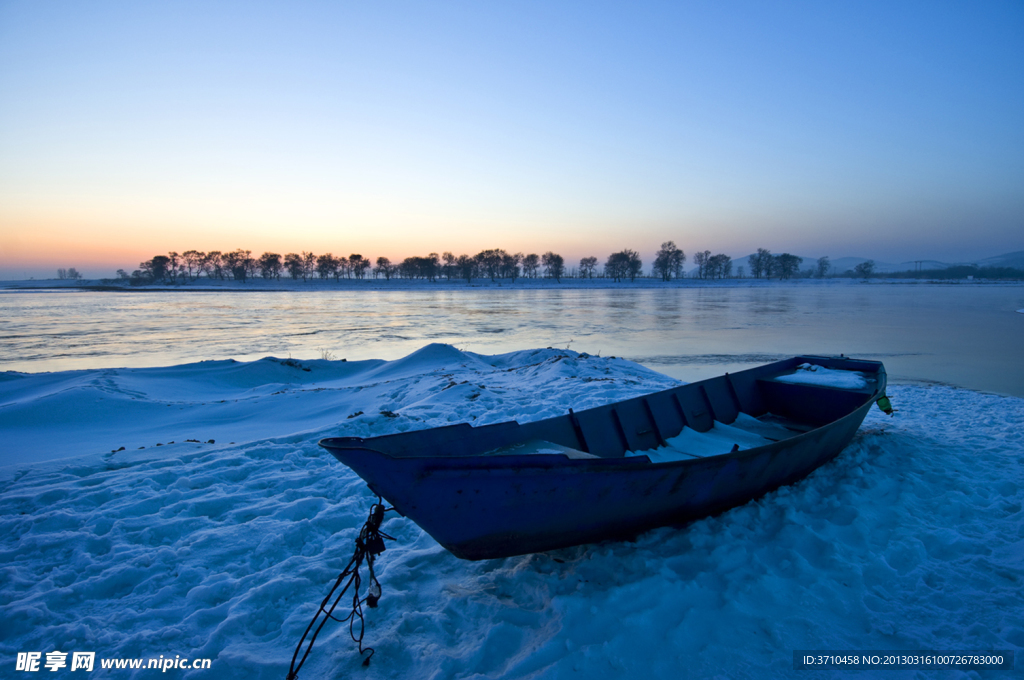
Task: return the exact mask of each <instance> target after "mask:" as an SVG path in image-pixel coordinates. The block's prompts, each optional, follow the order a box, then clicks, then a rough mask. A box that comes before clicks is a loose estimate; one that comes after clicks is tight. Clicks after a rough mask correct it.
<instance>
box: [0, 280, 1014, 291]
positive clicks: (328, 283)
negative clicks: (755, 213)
mask: <svg viewBox="0 0 1024 680" xmlns="http://www.w3.org/2000/svg"><path fill="white" fill-rule="evenodd" d="M865 285H869V286H877V285H903V286H913V285H961V286H962V285H989V286H990V285H1000V286H1024V281H1016V280H1007V279H1001V280H997V279H991V280H990V279H975V280H965V279H896V278H872V279H867V280H864V279H849V278H830V279H787V280H778V279H771V280H768V279H749V278H748V279H715V280H710V279H692V278H686V279H674V280H672V281H661V280H658V279H652V278H643V279H637V280H636V281H632V282H631V281H621V282H615V281H614V280H612V279H603V278H600V279H598V278H595V279H562V281H561V282H556V281H555V280H554V279H542V278H538V279H523V278H520V279H517V280H516V282H515V283H512V282H511V281H509V280H507V279H506V280H498V281H494V282H492V281H490V280H489V279H473V282H472V283H469V284H467V283H466V282H465V281H462V280H455V279H452V280H450V281H449V280H445V279H439V280H437V281H433V282H431V281H425V280H421V279H412V280H410V279H392V280H390V281H387V280H382V279H362V280H360V279H342V280H340V281H335V280H320V279H310V280H308V281H293V280H291V279H283V280H280V281H277V280H275V281H267V280H265V279H250V280H249V281H246V282H241V281H227V280H225V281H207V280H202V281H195V282H192V283H183V284H146V285H142V286H132V285H128V284H126V285H119V284H116V283H107V282H106V281H104V280H102V279H101V280H88V279H82V280H78V281H67V280H60V279H42V280H35V279H30V280H22V281H0V291H5V292H8V291H10V292H13V291H91V292H102V293H136V292H173V293H189V292H194V293H214V292H216V293H302V292H305V293H323V292H349V291H410V292H414V291H430V292H439V291H462V290H508V291H527V290H641V289H642V290H657V289H668V288H672V289H697V288H769V287H772V288H774V287H778V286H786V287H792V288H807V287H812V288H818V287H823V286H825V287H830V286H865Z"/></svg>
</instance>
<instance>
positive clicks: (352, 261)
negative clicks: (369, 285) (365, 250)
mask: <svg viewBox="0 0 1024 680" xmlns="http://www.w3.org/2000/svg"><path fill="white" fill-rule="evenodd" d="M348 266H349V267H350V268H351V269H352V274H353V275H354V276H355V277H356V278H357V279H361V278H363V276H365V274H366V270H367V269H369V267H370V260H369V259H368V258H365V257H363V256H362V255H360V254H358V253H354V254H352V255H349V256H348Z"/></svg>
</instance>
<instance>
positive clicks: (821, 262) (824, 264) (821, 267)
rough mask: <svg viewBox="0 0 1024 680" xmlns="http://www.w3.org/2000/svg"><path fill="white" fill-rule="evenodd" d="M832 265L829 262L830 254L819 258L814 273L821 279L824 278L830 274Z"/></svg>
mask: <svg viewBox="0 0 1024 680" xmlns="http://www.w3.org/2000/svg"><path fill="white" fill-rule="evenodd" d="M831 267H832V263H831V262H829V259H828V256H825V257H819V258H818V266H817V267H815V269H814V275H815V276H816V277H818V278H819V279H823V278H825V277H826V276H828V270H829V269H830V268H831Z"/></svg>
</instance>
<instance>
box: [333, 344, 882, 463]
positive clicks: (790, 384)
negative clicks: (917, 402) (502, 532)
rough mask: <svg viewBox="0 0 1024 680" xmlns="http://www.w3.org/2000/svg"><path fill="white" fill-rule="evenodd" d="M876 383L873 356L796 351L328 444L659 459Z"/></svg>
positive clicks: (800, 424)
mask: <svg viewBox="0 0 1024 680" xmlns="http://www.w3.org/2000/svg"><path fill="white" fill-rule="evenodd" d="M884 389H885V372H884V369H883V368H882V364H881V363H879V362H874V361H860V360H854V359H848V358H845V357H814V356H802V357H794V358H793V359H787V360H785V361H780V362H776V363H774V364H768V365H766V366H760V367H758V368H753V369H749V370H746V371H741V372H738V373H734V374H732V375H729V374H726V375H724V376H720V377H717V378H712V379H710V380H702V381H700V382H696V383H691V384H688V385H681V386H680V387H675V388H671V389H668V390H664V391H662V392H656V393H653V394H649V395H645V396H642V397H637V398H633V399H629V400H626V401H621V402H617V403H614V404H607V405H605V406H600V407H597V408H592V409H587V410H585V411H579V412H573V411H572V410H571V409H570V410H569V413H568V414H567V415H565V416H559V417H555V418H547V419H545V420H539V421H535V422H531V423H523V424H519V423H517V422H515V421H511V422H506V423H498V424H494V425H486V426H482V427H472V426H470V425H468V424H459V425H452V426H447V427H440V428H434V429H430V430H420V431H414V432H406V433H401V434H395V435H386V436H382V437H375V438H372V439H359V438H339V439H333V440H331V444H332V446H340V447H344V448H367V449H372V450H375V451H379V452H381V453H384V454H386V455H389V456H392V457H402V458H406V457H430V456H437V457H445V458H450V457H467V456H476V457H484V456H486V457H488V458H490V457H491V456H500V455H516V456H518V455H530V454H561V455H563V456H565V457H567V458H569V459H593V458H626V457H631V456H639V455H644V456H647V457H648V458H649V459H650V460H651V461H652V462H667V461H674V460H684V459H694V458H703V457H707V456H712V455H721V454H727V453H731V452H735V451H739V450H744V449H750V448H756V447H759V446H765V445H770V444H772V443H774V442H779V441H783V440H786V439H789V438H792V437H796V436H799V435H801V434H803V433H805V432H808V431H810V430H813V429H815V428H817V427H820V426H822V425H825V424H827V423H830V422H833V421H835V420H837V419H839V418H842V417H844V416H846V415H848V414H849V413H852V412H854V411H855V410H857V409H858V408H860V407H861V406H863V405H864V404H865V403H866V402H867V401H869V400H873V399H876V398H878V397H879V396H881V395H882V394H884Z"/></svg>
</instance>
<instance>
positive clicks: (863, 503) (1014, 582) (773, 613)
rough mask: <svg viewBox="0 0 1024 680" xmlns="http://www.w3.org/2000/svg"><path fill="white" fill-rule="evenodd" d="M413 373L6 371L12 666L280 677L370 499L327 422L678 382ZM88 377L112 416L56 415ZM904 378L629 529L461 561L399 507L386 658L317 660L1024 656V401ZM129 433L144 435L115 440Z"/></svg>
mask: <svg viewBox="0 0 1024 680" xmlns="http://www.w3.org/2000/svg"><path fill="white" fill-rule="evenodd" d="M413 356H415V355H413ZM403 362H404V363H403ZM403 362H379V361H378V362H359V363H356V362H349V363H348V365H345V364H342V363H341V362H322V363H321V362H302V363H301V364H299V365H295V364H298V362H292V364H289V363H287V362H285V361H281V360H271V359H267V360H263V361H258V362H252V363H249V364H236V363H232V362H215V363H214V362H211V363H203V364H193V365H190V366H181V367H172V368H166V369H148V370H138V371H129V370H120V371H112V372H111V371H81V372H73V373H63V374H50V375H47V374H42V375H24V374H21V375H15V376H8V377H7V378H5V379H4V381H3V382H2V383H0V384H2V386H3V387H2V390H3V401H2V403H3V406H2V408H0V413H4V412H6V411H8V409H10V408H12V407H15V408H18V409H20V410H19V414H20V415H19V417H18V418H11V417H9V416H7V415H4V416H3V417H4V418H5V420H4V421H3V425H2V427H3V432H4V436H5V439H6V441H5V442H4V443H3V444H0V445H2V446H3V447H4V448H3V455H4V457H5V459H6V460H7V461H8V462H12V461H13V462H14V464H12V465H8V467H7V468H5V470H4V471H3V474H2V475H0V513H2V515H0V529H2V530H0V555H2V556H3V558H2V561H0V564H2V565H3V566H2V567H0V597H2V598H3V602H4V605H5V606H4V616H3V617H2V619H0V653H2V657H3V659H4V661H3V663H5V664H13V663H14V657H15V655H16V653H17V652H23V651H41V652H43V653H44V654H45V653H46V652H49V651H53V650H56V649H59V650H61V651H95V652H96V653H97V656H98V657H103V658H109V657H140V658H142V657H156V656H158V655H160V654H163V655H164V656H167V655H171V656H173V655H175V654H181V655H182V656H188V657H189V658H204V657H208V658H212V659H214V661H213V670H214V671H215V673H216V675H217V677H218V678H246V679H247V680H253V679H256V678H275V679H280V678H282V677H284V675H285V672H286V670H287V667H288V662H289V661H290V658H291V654H292V650H293V649H294V646H295V643H296V642H297V641H298V639H299V637H300V635H301V634H302V631H303V630H304V629H305V626H306V624H307V623H308V621H309V619H310V618H311V616H312V614H313V612H314V610H315V608H316V604H318V603H319V601H320V599H321V598H322V597H323V595H324V593H325V592H326V590H327V588H328V586H329V584H330V583H332V582H333V580H334V578H335V577H336V576H337V574H338V572H340V571H341V569H342V567H343V566H344V565H345V563H346V562H347V560H348V558H349V557H350V556H351V552H352V547H353V539H354V537H355V534H356V532H357V531H358V529H359V527H360V526H361V525H362V523H363V521H364V520H365V518H366V515H367V513H368V511H369V507H370V504H371V503H372V502H373V500H374V499H373V497H372V496H371V495H370V494H369V492H368V491H367V490H366V488H365V486H364V485H363V483H362V482H361V481H360V480H359V479H358V478H357V477H356V476H355V475H354V474H352V473H351V472H349V471H348V470H347V469H346V468H344V467H343V466H341V465H340V464H338V463H337V462H336V461H335V460H334V459H333V458H332V457H331V456H329V455H326V454H325V453H324V452H323V451H322V450H321V449H320V448H319V447H318V446H317V445H316V441H317V439H318V438H319V437H321V436H334V435H362V436H366V435H375V434H383V433H386V432H397V431H402V430H404V429H411V428H414V427H431V426H434V425H441V424H445V423H448V422H455V421H460V420H461V421H467V422H472V423H481V422H495V421H498V420H504V419H507V418H513V417H514V418H519V419H521V420H529V419H532V418H541V417H545V416H548V415H554V414H556V413H562V412H564V411H565V409H566V408H567V407H568V406H572V407H573V408H575V409H582V408H587V407H589V406H594V405H597V404H599V403H606V402H608V401H612V400H616V399H622V398H626V397H630V396H635V395H637V394H641V393H645V392H650V391H654V390H657V389H661V388H664V387H668V386H670V385H672V384H674V383H673V381H671V380H669V379H667V378H665V377H663V376H659V375H658V374H656V373H652V372H650V371H648V370H646V369H643V368H641V367H639V366H637V365H635V364H631V363H629V362H625V361H621V360H611V359H603V358H601V359H599V358H595V357H586V356H585V355H578V354H576V353H574V352H569V351H564V350H535V351H528V352H515V353H512V354H507V355H502V356H498V357H489V356H483V355H475V354H471V353H467V352H456V351H454V350H452V349H451V348H443V347H441V348H438V347H428V348H426V350H424V353H423V354H422V355H420V357H419V358H418V359H415V360H413V359H412V358H411V357H407V358H406V360H403ZM420 362H422V364H421V365H420V369H421V371H420V372H418V373H417V372H416V371H415V370H413V369H414V368H415V367H416V366H417V364H420ZM306 368H308V369H309V370H308V371H306V370H304V369H306ZM68 392H70V393H71V395H70V396H77V397H78V401H82V400H83V399H89V398H91V399H92V400H93V404H92V405H91V407H90V408H91V411H90V412H91V413H92V418H88V419H87V418H80V417H74V414H73V413H68V414H67V416H68V420H66V421H65V420H61V417H62V416H61V414H60V413H58V412H54V411H52V408H53V407H54V406H55V405H59V404H65V405H69V404H73V403H75V400H73V399H71V398H70V396H69V395H68V394H66V393H68ZM889 394H890V396H892V398H893V400H894V402H895V405H896V406H897V408H899V409H900V412H899V413H898V414H897V415H896V417H895V418H892V419H890V418H887V417H885V416H883V415H882V414H880V413H879V412H877V411H873V412H872V414H871V415H870V416H869V418H868V420H867V422H866V424H865V426H864V427H863V428H862V430H861V432H860V433H859V434H858V436H857V437H856V438H855V440H854V441H853V443H852V444H851V445H850V446H849V447H848V448H847V449H846V451H844V452H843V453H842V454H841V455H840V456H839V457H838V458H837V459H836V460H835V461H833V462H832V463H830V464H828V465H826V466H825V467H823V468H821V469H820V470H818V471H817V472H815V473H814V474H812V475H811V476H810V477H809V478H807V479H806V480H804V481H802V482H800V483H798V484H795V485H793V486H790V487H786V488H783V489H780V490H778V491H776V492H774V493H772V494H769V495H767V496H765V497H763V498H761V499H760V500H758V501H755V502H752V503H749V504H747V505H745V506H743V507H740V508H736V509H734V510H732V511H730V512H727V513H724V514H722V515H720V516H717V517H714V518H710V519H706V520H702V521H699V522H694V523H692V524H690V525H689V526H687V527H685V528H665V529H659V530H656V531H652V532H648V533H646V534H644V535H642V536H640V537H638V538H637V540H636V541H634V542H608V543H602V544H598V545H588V546H581V547H577V548H571V549H565V550H559V551H554V552H551V553H544V554H537V555H530V556H525V557H515V558H509V559H504V560H491V561H484V562H463V561H460V560H457V559H456V558H454V557H453V556H452V555H451V554H449V553H447V552H446V551H444V550H443V549H441V548H440V547H439V546H438V545H437V544H436V543H435V542H434V541H433V540H432V539H430V538H429V537H428V536H426V535H425V534H424V533H423V532H422V531H421V530H420V529H419V528H418V527H416V525H415V524H413V523H412V522H410V521H408V520H407V519H404V518H400V517H394V516H393V515H390V514H389V518H390V519H388V520H387V521H386V522H385V524H384V530H385V531H387V532H388V533H390V534H392V535H393V536H395V537H396V538H397V541H395V542H394V543H389V547H388V550H387V551H386V552H385V553H384V554H383V555H382V556H381V558H380V560H379V561H378V573H379V576H380V579H381V582H382V584H383V586H384V595H383V599H382V600H381V602H380V607H379V608H378V609H374V610H368V617H367V632H366V642H367V643H368V644H369V645H371V646H373V647H375V648H376V651H377V653H376V655H375V656H374V658H373V662H372V664H371V665H370V667H369V668H362V667H360V665H359V664H360V661H361V659H360V658H359V656H358V654H357V653H356V651H355V649H354V645H353V644H352V643H351V641H350V639H349V637H348V630H347V628H346V627H344V626H341V625H338V624H333V623H329V624H328V625H327V627H326V628H325V629H324V632H323V633H322V634H321V635H320V638H319V639H318V641H317V645H316V647H315V649H314V651H313V654H312V656H311V657H310V660H309V662H307V665H306V667H305V668H304V669H303V675H302V677H304V678H320V677H356V676H358V677H362V678H366V679H367V680H377V679H380V678H398V677H400V678H464V677H479V678H553V679H555V678H568V677H586V678H592V679H602V678H622V677H683V676H687V677H728V678H763V677H792V675H793V671H792V670H791V669H792V651H793V650H794V649H829V648H845V649H907V650H913V649H920V650H923V649H938V650H954V649H991V648H1002V649H1014V650H1016V651H1017V655H1018V659H1020V653H1021V650H1022V649H1024V595H1022V588H1021V584H1022V583H1024V510H1022V506H1024V441H1022V434H1021V433H1022V431H1024V400H1021V399H1015V398H1007V397H998V396H993V395H988V394H980V393H976V392H970V391H966V390H958V389H952V388H948V387H941V386H932V387H916V386H915V387H910V386H895V387H891V388H890V390H889ZM133 397H134V399H133ZM222 402H223V403H222ZM140 403H141V404H142V405H143V406H144V408H142V407H140V406H139V404H140ZM133 409H138V410H133ZM161 409H162V410H161ZM360 411H361V412H362V413H361V414H360V415H355V416H354V417H352V418H349V417H348V416H351V415H353V414H355V413H358V412H360ZM165 412H166V413H165ZM385 412H388V413H390V414H392V415H387V413H385ZM392 416H394V417H392ZM232 417H238V418H244V419H243V420H242V421H241V422H239V423H231V422H229V419H230V418H232ZM47 419H49V421H50V422H51V423H56V425H55V426H53V425H51V427H55V428H56V429H58V430H59V432H58V435H62V437H61V436H55V435H49V436H51V437H52V439H51V440H50V441H51V442H52V441H59V442H60V443H61V454H60V455H63V454H66V453H67V454H78V453H80V454H82V455H80V456H79V457H77V458H73V459H67V460H53V458H55V456H54V455H51V453H50V451H49V447H50V446H52V445H53V444H52V443H47V444H45V445H42V444H40V445H35V446H29V447H26V444H25V442H27V441H29V440H30V439H31V437H28V436H26V435H25V434H24V433H23V432H22V430H28V431H29V432H31V433H34V434H36V435H40V436H42V435H44V434H45V428H42V427H40V426H39V425H38V423H40V422H46V421H47ZM147 428H149V429H147ZM218 428H219V429H218ZM119 430H125V431H130V432H131V436H132V437H135V438H136V439H135V440H133V441H139V442H142V444H139V445H140V446H141V445H145V446H146V448H145V449H141V450H140V449H137V448H136V449H135V450H134V451H128V450H125V451H121V452H118V453H115V454H110V453H109V450H110V448H112V447H113V445H114V444H115V443H117V442H118V441H122V440H114V441H111V440H110V439H109V437H110V436H111V433H112V432H117V431H119ZM211 432H215V433H217V434H216V435H215V436H214V435H210V434H209V433H211ZM8 433H10V436H11V438H13V439H14V440H17V441H19V442H21V443H20V444H18V446H17V448H15V449H12V448H11V445H10V443H9V442H10V439H7V437H8ZM124 437H128V435H127V434H125V435H124ZM224 437H226V438H224ZM169 438H170V439H174V440H175V441H176V442H177V443H175V444H173V445H167V441H166V440H168V439H169ZM187 438H195V439H200V440H204V441H205V439H204V438H215V439H216V440H217V442H216V444H197V443H193V442H183V440H184V439H187ZM156 441H160V442H162V443H164V446H161V447H159V448H155V447H154V446H153V444H154V442H156ZM227 441H235V442H236V443H235V444H228V443H226V442H227ZM76 442H78V443H82V445H81V446H78V445H76V444H75V443H76ZM123 443H125V444H127V443H128V440H127V439H124V440H123ZM101 444H102V447H101V446H100V445H101ZM97 448H101V449H106V450H107V451H108V453H106V454H105V455H98V454H96V453H93V452H94V451H95V449H97ZM129 453H131V454H132V455H131V456H129V455H126V454H129ZM32 455H36V456H37V457H38V459H39V460H43V462H30V459H31V458H32ZM45 459H50V460H48V461H47V460H45ZM315 603H316V604H315ZM1019 663H1020V661H1019V660H1018V664H1019ZM174 672H175V673H177V677H195V678H201V677H208V676H209V671H174ZM151 674H152V671H148V672H147V671H144V670H143V671H137V672H135V673H132V672H130V671H120V672H119V677H121V676H123V677H143V676H146V677H148V676H149V675H151ZM846 675H847V674H842V675H840V674H839V673H835V674H831V675H830V674H829V673H828V672H818V673H816V674H815V677H846ZM886 677H913V675H912V674H911V673H907V674H899V673H887V674H886ZM943 677H947V676H943ZM948 677H968V676H966V675H963V674H957V673H953V672H950V673H949V674H948Z"/></svg>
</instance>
